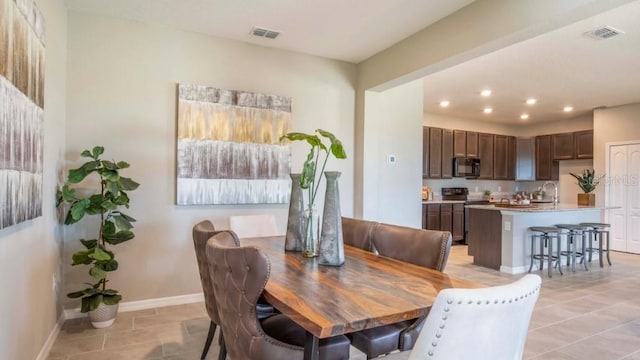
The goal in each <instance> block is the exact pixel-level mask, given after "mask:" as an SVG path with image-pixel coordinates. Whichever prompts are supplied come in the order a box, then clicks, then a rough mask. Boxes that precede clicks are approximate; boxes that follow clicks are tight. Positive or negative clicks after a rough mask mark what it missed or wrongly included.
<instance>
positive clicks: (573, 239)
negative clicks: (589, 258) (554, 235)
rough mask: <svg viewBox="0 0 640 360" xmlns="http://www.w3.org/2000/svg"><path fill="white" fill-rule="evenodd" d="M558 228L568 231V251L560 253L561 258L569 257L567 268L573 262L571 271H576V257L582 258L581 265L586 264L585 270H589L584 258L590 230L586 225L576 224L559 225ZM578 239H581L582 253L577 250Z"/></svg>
mask: <svg viewBox="0 0 640 360" xmlns="http://www.w3.org/2000/svg"><path fill="white" fill-rule="evenodd" d="M556 227H557V228H560V229H564V230H568V231H569V232H568V233H567V251H560V255H561V256H566V257H567V266H568V265H569V262H570V261H569V260H571V271H576V257H579V258H580V263H581V264H584V269H585V270H589V268H588V267H587V262H586V261H584V256H585V253H586V250H587V237H586V234H587V233H586V231H587V230H588V229H589V228H588V227H586V226H584V225H576V224H557V225H556ZM578 239H580V250H581V251H580V252H578V250H577V247H578V246H577V243H578Z"/></svg>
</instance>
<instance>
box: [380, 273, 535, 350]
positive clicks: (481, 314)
mask: <svg viewBox="0 0 640 360" xmlns="http://www.w3.org/2000/svg"><path fill="white" fill-rule="evenodd" d="M540 285H541V279H540V276H538V275H532V274H529V275H525V276H524V277H523V278H521V279H520V280H518V281H516V282H513V283H511V284H508V285H502V286H495V287H489V288H482V289H445V290H442V291H440V293H439V294H438V297H437V298H436V302H435V304H434V305H433V307H432V308H431V311H430V312H429V316H428V317H427V320H426V321H425V325H424V328H423V329H422V332H421V333H420V335H419V336H418V340H417V342H416V345H415V346H414V348H413V350H411V351H405V352H401V353H394V354H391V355H388V356H385V357H384V358H383V359H385V360H399V359H409V360H418V359H420V360H424V359H430V360H436V359H439V360H442V359H446V360H457V359H474V360H517V359H522V356H523V353H524V344H525V341H526V339H527V331H528V329H529V320H530V319H531V313H532V312H533V307H534V306H535V304H536V301H537V300H538V295H539V294H540Z"/></svg>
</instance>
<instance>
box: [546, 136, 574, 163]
mask: <svg viewBox="0 0 640 360" xmlns="http://www.w3.org/2000/svg"><path fill="white" fill-rule="evenodd" d="M573 147H574V141H573V133H562V134H553V135H551V151H552V156H551V158H552V159H553V160H571V159H573V158H574V149H573Z"/></svg>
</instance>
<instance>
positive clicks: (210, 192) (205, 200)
mask: <svg viewBox="0 0 640 360" xmlns="http://www.w3.org/2000/svg"><path fill="white" fill-rule="evenodd" d="M290 122H291V98H288V97H283V96H277V95H266V94H260V93H254V92H247V91H237V90H225V89H218V88H213V87H207V86H200V85H184V84H179V85H178V126H177V171H176V173H177V184H176V189H177V194H176V202H177V204H179V205H205V204H278V203H288V202H289V196H290V191H291V189H290V186H291V179H290V176H289V173H290V172H291V147H290V145H289V144H284V145H283V144H280V141H279V139H280V137H281V136H282V135H284V134H286V133H287V132H288V130H289V124H290Z"/></svg>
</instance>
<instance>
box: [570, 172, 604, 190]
mask: <svg viewBox="0 0 640 360" xmlns="http://www.w3.org/2000/svg"><path fill="white" fill-rule="evenodd" d="M569 174H570V175H571V176H573V177H574V178H575V179H576V180H578V186H580V189H582V191H584V193H585V194H588V193H590V192H592V191H593V190H595V189H596V186H598V184H599V183H600V180H601V179H602V177H603V176H604V175H603V176H600V177H596V171H595V170H589V169H584V171H583V172H582V175H576V174H574V173H569Z"/></svg>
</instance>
